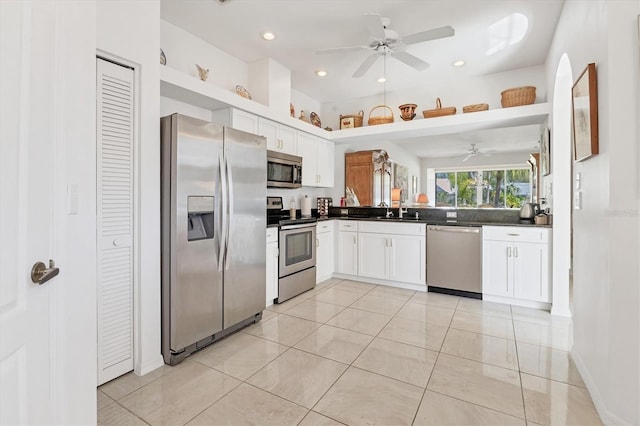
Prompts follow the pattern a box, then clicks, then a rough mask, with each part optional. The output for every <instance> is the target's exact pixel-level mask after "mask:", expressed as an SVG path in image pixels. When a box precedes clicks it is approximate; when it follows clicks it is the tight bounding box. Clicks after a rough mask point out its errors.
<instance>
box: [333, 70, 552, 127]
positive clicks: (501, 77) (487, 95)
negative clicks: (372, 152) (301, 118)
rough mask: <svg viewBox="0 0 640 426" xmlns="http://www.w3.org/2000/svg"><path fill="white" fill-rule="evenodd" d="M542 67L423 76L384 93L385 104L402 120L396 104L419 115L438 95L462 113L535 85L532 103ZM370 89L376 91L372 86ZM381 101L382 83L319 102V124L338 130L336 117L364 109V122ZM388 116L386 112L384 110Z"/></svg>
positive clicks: (541, 87)
mask: <svg viewBox="0 0 640 426" xmlns="http://www.w3.org/2000/svg"><path fill="white" fill-rule="evenodd" d="M546 81H547V80H546V75H545V68H544V66H535V67H527V68H520V69H517V70H512V71H506V72H501V73H495V74H489V75H486V76H480V77H473V78H467V79H464V80H457V81H455V82H451V81H446V82H437V81H429V80H428V79H425V84H424V86H423V87H416V88H411V89H406V90H401V91H396V92H389V93H387V94H386V105H388V106H389V107H390V108H391V110H392V111H393V114H394V117H395V121H402V119H401V118H400V110H399V109H398V106H399V105H402V104H406V103H414V104H417V105H418V107H417V108H416V114H417V116H419V117H422V111H423V110H427V109H434V108H435V107H436V98H438V97H439V98H440V100H441V101H442V106H443V107H450V106H455V107H456V108H457V109H458V112H459V113H461V112H462V107H463V106H465V105H470V104H479V103H487V104H489V109H498V108H502V106H501V105H500V92H502V91H503V90H506V89H508V88H511V87H518V86H535V87H536V103H540V102H545V101H546V100H547V84H546ZM372 90H376V88H375V87H373V88H372ZM384 103H385V97H384V96H383V90H382V84H380V86H379V88H378V93H377V94H376V95H374V96H369V97H366V98H359V99H353V100H352V101H350V102H346V103H340V104H337V103H333V102H328V103H324V104H322V112H321V114H320V116H321V117H322V126H323V127H324V126H329V127H332V128H333V129H339V128H340V125H339V116H340V115H341V114H342V115H350V114H357V113H358V111H360V110H363V111H364V125H365V126H366V125H367V120H368V118H369V114H370V113H371V109H372V108H373V107H375V106H376V105H381V104H384ZM383 114H385V113H384V110H381V109H377V110H375V111H373V114H372V115H373V116H377V115H383ZM386 115H388V112H387V113H386Z"/></svg>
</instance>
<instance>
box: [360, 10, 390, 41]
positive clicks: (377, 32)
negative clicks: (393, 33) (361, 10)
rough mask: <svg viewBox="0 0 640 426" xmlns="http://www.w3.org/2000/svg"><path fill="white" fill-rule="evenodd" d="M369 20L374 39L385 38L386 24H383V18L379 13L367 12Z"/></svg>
mask: <svg viewBox="0 0 640 426" xmlns="http://www.w3.org/2000/svg"><path fill="white" fill-rule="evenodd" d="M364 16H365V19H366V20H367V27H368V28H369V33H370V34H371V37H372V38H373V39H374V40H384V39H385V34H384V25H382V19H380V15H378V14H377V13H367V14H365V15H364Z"/></svg>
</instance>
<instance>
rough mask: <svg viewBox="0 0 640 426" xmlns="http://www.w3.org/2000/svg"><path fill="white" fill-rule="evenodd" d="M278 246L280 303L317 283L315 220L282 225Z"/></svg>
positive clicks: (278, 301)
mask: <svg viewBox="0 0 640 426" xmlns="http://www.w3.org/2000/svg"><path fill="white" fill-rule="evenodd" d="M279 245H280V247H279V248H280V265H279V268H278V299H277V303H281V302H284V301H285V300H287V299H290V298H292V297H294V296H297V295H298V294H300V293H302V292H305V291H307V290H310V289H312V288H313V287H315V285H316V223H315V222H312V223H300V224H291V225H282V226H280V238H279Z"/></svg>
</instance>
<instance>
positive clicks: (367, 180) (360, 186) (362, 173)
mask: <svg viewBox="0 0 640 426" xmlns="http://www.w3.org/2000/svg"><path fill="white" fill-rule="evenodd" d="M372 156H373V151H358V152H349V153H346V154H345V155H344V170H345V172H344V184H345V186H347V187H349V188H351V189H352V190H353V191H354V192H355V193H356V196H357V197H358V201H360V205H361V206H372V205H373V171H374V170H373V157H372Z"/></svg>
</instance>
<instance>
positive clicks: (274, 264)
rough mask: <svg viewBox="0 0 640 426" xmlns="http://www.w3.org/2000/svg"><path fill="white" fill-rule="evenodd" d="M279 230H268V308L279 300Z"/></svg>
mask: <svg viewBox="0 0 640 426" xmlns="http://www.w3.org/2000/svg"><path fill="white" fill-rule="evenodd" d="M278 255H279V253H278V228H277V227H273V228H267V295H266V296H267V306H270V305H273V299H277V298H278Z"/></svg>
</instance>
